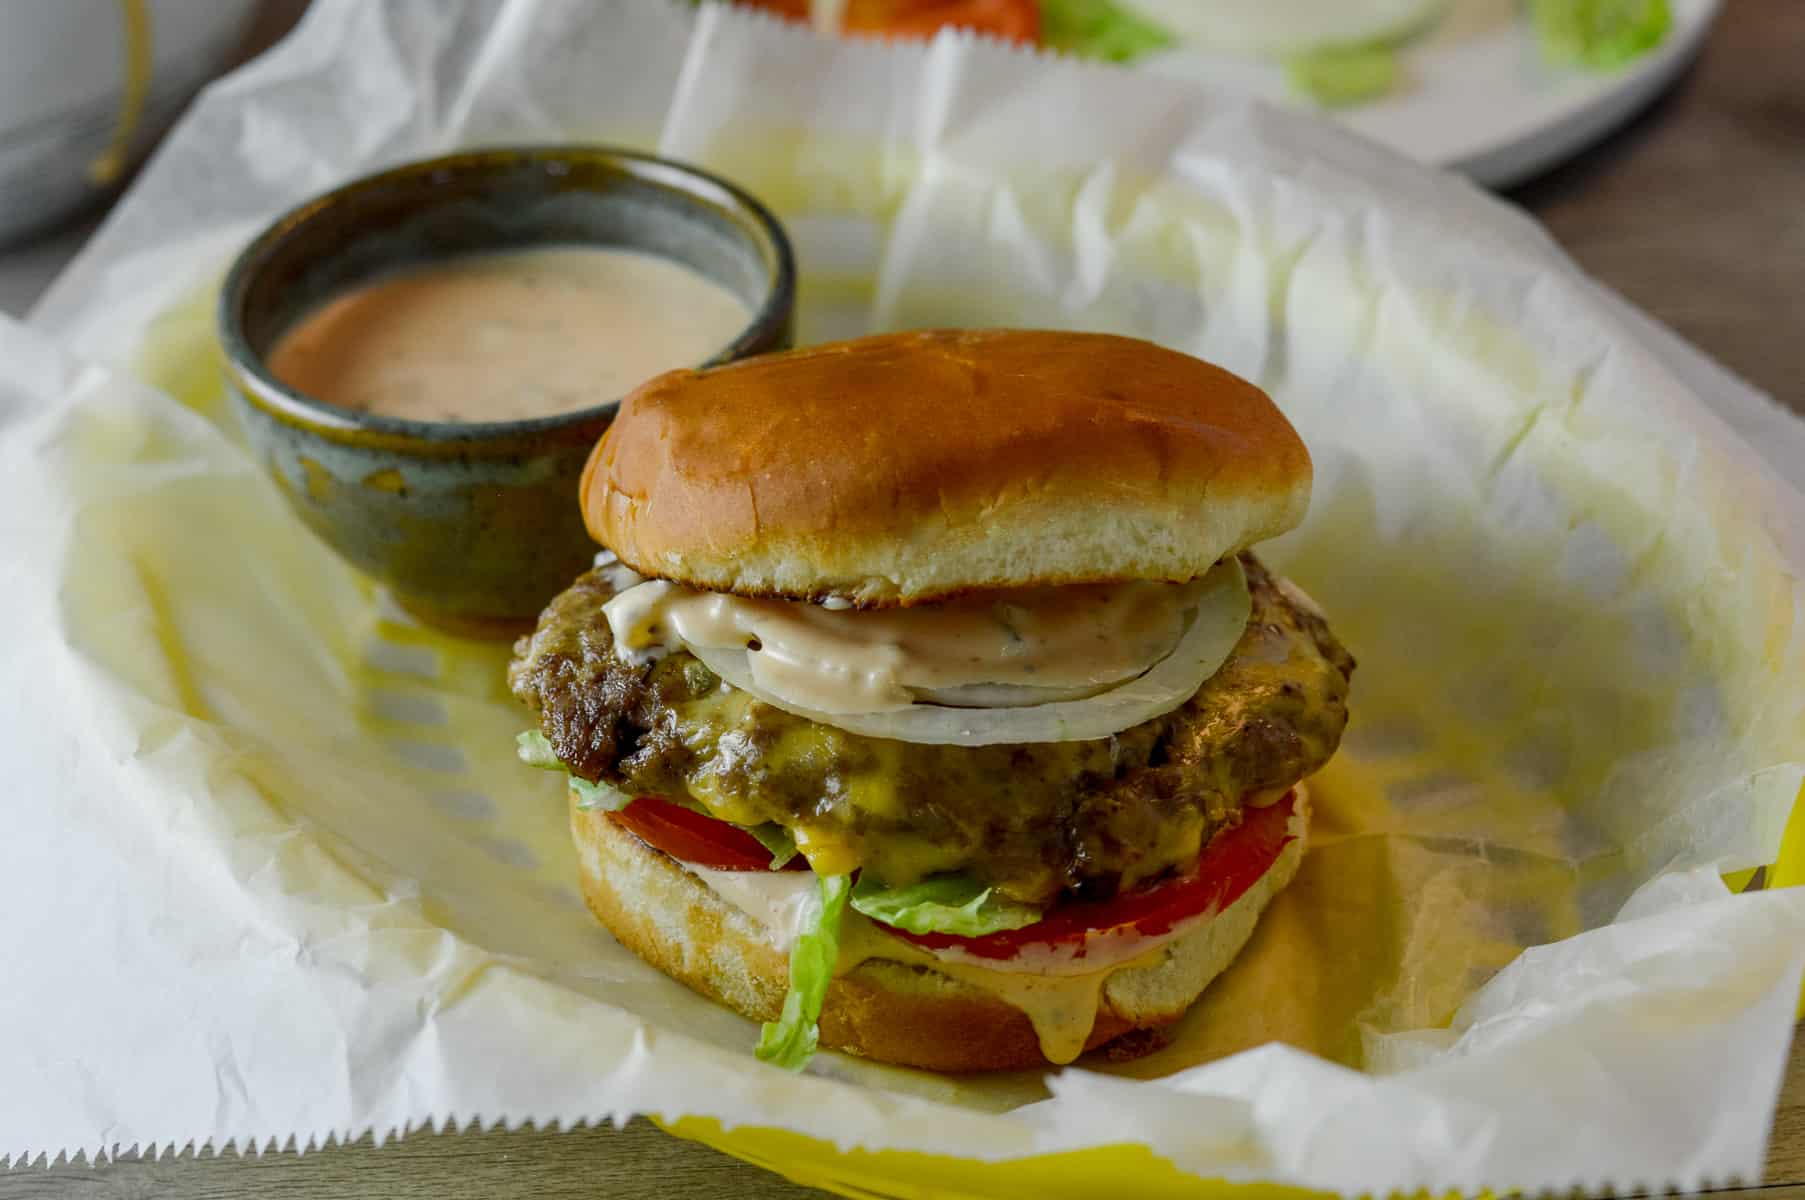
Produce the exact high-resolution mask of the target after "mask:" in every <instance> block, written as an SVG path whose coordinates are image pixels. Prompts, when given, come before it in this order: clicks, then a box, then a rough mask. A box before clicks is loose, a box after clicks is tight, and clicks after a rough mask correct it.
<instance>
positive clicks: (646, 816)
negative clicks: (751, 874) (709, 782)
mask: <svg viewBox="0 0 1805 1200" xmlns="http://www.w3.org/2000/svg"><path fill="white" fill-rule="evenodd" d="M608 815H609V816H610V817H612V818H613V819H614V821H615V823H617V824H619V825H620V826H622V827H623V828H625V829H626V830H627V831H628V832H629V833H632V834H633V835H634V836H635V837H637V838H638V839H639V840H640V841H642V842H644V843H645V844H646V845H648V846H650V847H652V848H653V849H654V850H662V851H664V852H665V853H666V854H668V855H670V856H671V857H672V858H674V859H677V860H678V861H679V862H687V863H694V864H695V865H696V866H698V867H712V868H714V869H715V870H717V871H768V870H770V869H771V852H770V851H769V850H767V849H765V847H764V845H763V843H761V842H760V841H759V840H758V839H757V838H755V837H753V836H752V835H751V834H749V833H747V832H746V831H745V830H744V829H741V828H740V827H739V826H738V825H734V824H731V823H729V822H727V821H722V820H720V819H718V818H716V817H711V816H709V815H708V814H706V813H699V812H697V811H696V810H695V809H693V808H684V807H683V806H682V805H681V804H672V803H671V802H670V801H669V800H660V799H659V798H658V797H656V796H641V797H639V798H638V799H636V800H634V801H633V803H631V804H629V805H627V807H625V808H623V809H621V810H620V811H619V812H614V813H609V814H608ZM785 869H786V870H791V871H806V870H808V861H807V860H806V859H804V858H803V857H802V856H801V855H800V854H798V855H797V856H796V857H795V858H792V859H791V860H790V861H789V864H788V866H787V867H786V868H785Z"/></svg>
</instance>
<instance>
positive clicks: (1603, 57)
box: [1529, 0, 1673, 71]
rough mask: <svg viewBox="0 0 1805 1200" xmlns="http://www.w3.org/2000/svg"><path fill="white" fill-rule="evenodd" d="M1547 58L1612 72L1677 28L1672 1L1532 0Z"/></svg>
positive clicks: (1532, 13)
mask: <svg viewBox="0 0 1805 1200" xmlns="http://www.w3.org/2000/svg"><path fill="white" fill-rule="evenodd" d="M1529 17H1530V20H1531V21H1532V22H1533V23H1534V24H1535V30H1536V37H1537V39H1538V40H1539V41H1540V42H1541V45H1542V54H1543V56H1544V57H1546V58H1547V59H1548V61H1550V62H1553V63H1559V64H1561V65H1563V66H1582V67H1589V68H1591V69H1593V70H1595V71H1608V70H1610V69H1611V68H1613V67H1620V66H1622V65H1623V64H1624V63H1627V62H1629V61H1630V60H1631V59H1634V58H1639V57H1640V56H1642V55H1644V54H1646V53H1648V52H1649V51H1650V50H1653V49H1654V48H1655V47H1656V46H1658V45H1660V44H1661V40H1662V39H1663V38H1665V37H1666V36H1667V31H1668V29H1670V28H1671V27H1672V25H1673V12H1672V10H1671V9H1670V8H1669V7H1668V0H1530V3H1529Z"/></svg>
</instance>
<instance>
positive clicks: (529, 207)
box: [217, 146, 795, 636]
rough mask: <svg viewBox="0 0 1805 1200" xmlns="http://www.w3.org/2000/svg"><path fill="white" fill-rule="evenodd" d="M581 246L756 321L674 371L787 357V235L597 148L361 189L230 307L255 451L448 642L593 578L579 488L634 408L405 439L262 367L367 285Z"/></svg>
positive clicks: (315, 213) (358, 561)
mask: <svg viewBox="0 0 1805 1200" xmlns="http://www.w3.org/2000/svg"><path fill="white" fill-rule="evenodd" d="M573 244H576V245H596V246H607V247H613V248H620V249H630V250H637V251H642V252H647V253H652V254H658V255H662V256H664V257H666V258H669V259H672V260H675V261H676V262H678V263H681V264H683V265H685V266H687V267H689V268H691V269H693V270H695V271H697V272H698V273H700V274H701V275H702V276H704V277H706V278H708V279H711V280H713V281H714V282H716V283H718V284H720V285H722V286H723V287H725V288H727V289H728V290H729V291H730V292H732V293H734V294H735V295H736V296H737V297H738V298H739V299H740V300H741V301H742V302H743V303H744V304H745V305H746V307H747V310H748V311H749V312H750V313H751V314H752V316H751V318H750V320H749V321H748V323H747V325H746V327H745V328H744V329H743V330H742V331H741V332H740V333H739V335H738V336H737V337H735V338H733V340H732V341H730V342H729V343H728V344H727V345H725V346H722V347H721V348H720V350H719V351H718V352H717V353H716V354H714V355H713V356H712V357H711V358H709V359H708V360H707V361H706V363H692V364H673V365H690V366H704V365H715V364H719V363H725V362H730V361H733V360H735V359H739V358H744V357H747V356H749V355H754V354H761V353H765V352H767V351H772V350H779V349H784V348H787V347H788V346H789V344H790V338H791V323H792V317H793V310H794V303H795V265H794V262H793V260H792V256H791V253H790V246H789V241H788V238H787V237H786V236H785V234H784V231H783V228H782V226H781V225H779V224H778V222H777V219H776V218H775V217H773V216H772V215H771V213H770V212H769V211H767V210H766V209H765V207H764V206H763V205H762V204H760V203H759V202H758V201H757V200H755V199H754V198H753V197H751V196H749V195H747V194H746V193H745V192H743V191H741V190H740V189H739V188H737V187H735V186H734V185H733V184H731V183H728V182H727V181H725V180H723V179H719V178H717V177H715V176H713V175H709V174H707V173H705V172H703V171H700V170H697V169H695V168H693V167H689V166H685V165H683V164H681V163H676V162H672V161H669V160H665V159H660V158H656V157H652V156H650V155H644V154H637V153H632V152H628V151H624V150H617V149H612V148H608V147H601V146H548V147H528V148H519V149H495V150H477V151H470V152H465V153H458V154H453V155H449V156H446V157H443V158H435V159H431V160H428V161H422V162H413V163H408V164H405V165H403V166H399V167H395V168H393V169H391V170H387V171H383V172H381V173H380V174H376V175H371V176H368V177H366V178H363V179H358V180H355V181H354V182H351V183H348V184H345V185H344V186H343V187H340V188H337V189H335V190H333V191H330V192H327V193H326V194H324V195H322V196H319V197H317V198H315V199H313V200H310V201H308V202H307V203H306V204H303V205H301V206H300V207H298V208H296V209H294V210H293V211H291V212H289V213H286V214H284V215H283V216H281V217H280V218H278V219H277V220H276V221H275V222H274V223H273V224H271V225H270V226H269V228H268V229H266V230H264V232H263V233H261V234H260V235H259V236H258V237H257V238H256V239H255V240H254V241H252V242H251V244H250V245H249V246H247V247H246V248H245V250H244V251H243V253H242V254H240V255H239V257H238V259H237V261H236V262H235V263H234V264H233V266H232V268H231V271H230V273H229V274H228V275H227V277H226V281H225V285H224V288H223V289H222V291H221V294H220V301H219V311H218V316H217V320H218V332H219V337H220V341H221V344H222V345H223V347H224V350H225V356H226V377H227V378H226V381H227V385H228V389H229V391H230V393H231V395H232V400H233V404H234V407H235V408H236V410H237V412H238V416H239V420H240V422H241V424H242V426H243V428H244V431H245V434H246V437H247V438H248V440H249V442H250V444H251V446H252V448H253V449H254V450H255V452H256V454H257V455H258V457H259V458H260V459H261V460H262V461H263V462H264V464H265V465H266V466H267V467H268V469H269V471H270V473H271V474H272V475H273V476H274V477H275V479H276V482H277V483H278V484H279V485H280V487H281V488H282V490H283V492H284V493H285V494H286V495H287V497H288V500H289V503H290V504H291V505H292V506H293V508H294V510H295V512H296V513H297V514H299V516H300V517H301V519H302V520H303V521H304V522H306V524H307V525H308V527H309V528H311V529H312V530H313V531H314V532H315V533H316V534H318V535H319V536H320V537H321V538H323V539H324V540H325V541H326V543H327V544H328V545H330V546H331V547H332V548H333V549H334V550H336V551H337V552H338V553H339V554H340V555H342V556H343V557H344V558H345V559H347V560H348V561H350V562H351V563H352V564H353V565H355V566H356V567H358V568H359V569H360V570H362V571H363V572H364V573H366V574H367V575H369V576H370V577H372V578H373V579H375V580H377V581H379V582H380V583H382V584H384V585H386V586H387V587H388V588H389V590H390V591H391V592H392V594H393V595H394V597H395V598H396V600H398V601H399V602H400V604H401V605H402V606H403V607H404V608H406V609H407V610H408V611H409V612H410V613H412V614H414V615H415V616H416V617H418V618H419V619H421V620H422V621H425V622H427V623H429V624H431V625H434V626H436V627H438V628H441V629H446V630H449V631H452V632H457V633H462V634H466V635H473V636H507V635H510V634H512V633H514V632H517V631H519V630H520V629H523V628H526V627H530V625H531V623H532V621H533V619H534V617H535V616H536V615H537V613H538V612H539V610H540V609H541V608H542V607H543V606H544V604H545V603H546V601H548V600H549V599H550V598H551V597H552V596H553V595H554V594H556V593H557V592H558V591H560V590H561V589H563V588H564V587H565V586H566V585H568V584H569V583H570V581H571V580H572V579H574V578H575V577H576V576H577V575H579V574H581V573H582V572H583V571H584V570H585V569H587V567H588V565H589V563H590V561H591V559H592V558H593V556H594V554H595V549H596V548H595V545H594V543H593V542H591V541H590V539H589V537H588V535H587V534H586V533H585V532H584V529H583V521H582V515H581V512H580V509H579V506H578V497H577V485H578V478H579V476H580V475H581V473H582V469H583V464H584V461H585V460H586V459H587V457H588V455H589V451H590V449H591V447H593V446H594V445H595V442H596V439H597V438H599V437H600V436H601V434H602V432H603V431H604V430H605V429H606V428H607V427H608V423H609V421H610V420H611V419H612V418H613V415H614V412H615V409H616V408H617V407H618V406H619V403H620V399H621V398H620V397H619V396H608V397H605V398H598V402H597V403H596V404H595V405H594V406H593V407H589V408H584V409H581V410H579V411H575V412H568V413H560V414H556V415H553V416H548V417H539V418H534V419H530V420H505V421H493V422H452V421H443V422H441V421H417V420H407V419H402V418H398V417H392V416H379V415H376V414H373V413H370V412H366V411H362V410H357V409H349V408H343V407H338V406H335V405H332V404H328V403H326V402H325V401H323V400H321V399H318V398H317V397H314V396H310V395H306V394H304V393H302V392H300V391H297V390H296V389H294V388H291V387H288V386H287V385H285V384H284V383H282V382H281V381H280V380H279V379H277V378H276V377H275V376H274V374H272V373H271V371H270V370H269V368H268V366H267V363H266V357H267V356H268V355H269V353H270V352H271V350H272V349H273V348H274V347H275V345H276V343H277V342H278V341H279V340H280V339H281V337H282V335H283V334H284V333H286V332H287V331H288V330H289V329H290V328H291V327H293V326H294V325H295V324H296V323H297V322H299V321H300V320H301V319H303V318H304V317H306V316H307V315H308V314H309V313H310V312H312V311H313V310H314V309H316V308H317V307H318V306H319V305H321V304H322V303H323V302H325V301H327V300H329V299H331V298H332V297H334V296H336V295H338V294H341V293H343V292H345V291H347V290H350V289H353V288H355V287H357V286H358V285H360V284H363V283H367V282H369V281H371V280H373V279H377V278H380V277H383V276H388V275H392V274H394V273H397V272H399V271H403V270H405V269H408V268H414V267H421V266H426V265H430V264H431V263H433V262H436V261H440V260H443V259H445V258H448V257H452V256H456V255H459V254H465V253H471V252H477V251H492V250H502V249H513V248H523V247H531V246H548V245H558V246H568V245H573Z"/></svg>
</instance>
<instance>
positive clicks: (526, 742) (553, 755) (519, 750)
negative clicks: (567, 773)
mask: <svg viewBox="0 0 1805 1200" xmlns="http://www.w3.org/2000/svg"><path fill="white" fill-rule="evenodd" d="M514 756H515V757H516V758H518V759H519V760H520V761H521V762H523V763H525V764H526V765H527V766H529V767H538V768H539V769H540V770H541V771H562V770H563V769H564V764H563V763H561V762H559V761H558V755H557V752H556V751H554V750H553V749H552V744H551V743H550V742H548V741H546V740H545V735H544V734H543V733H540V732H539V731H538V730H537V729H529V730H527V731H526V732H525V733H523V734H521V735H520V736H519V737H517V738H515V739H514Z"/></svg>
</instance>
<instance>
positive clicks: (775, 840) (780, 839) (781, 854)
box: [744, 821, 797, 871]
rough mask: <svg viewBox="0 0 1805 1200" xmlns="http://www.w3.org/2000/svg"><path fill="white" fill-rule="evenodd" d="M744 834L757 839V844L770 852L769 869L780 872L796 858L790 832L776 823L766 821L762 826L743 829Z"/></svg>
mask: <svg viewBox="0 0 1805 1200" xmlns="http://www.w3.org/2000/svg"><path fill="white" fill-rule="evenodd" d="M744 828H745V830H746V832H747V833H749V834H751V835H752V836H753V837H755V838H757V839H758V844H759V845H761V846H763V847H764V848H765V849H767V850H769V851H770V852H771V869H772V870H773V871H781V870H783V869H784V868H785V867H787V866H788V865H789V863H790V860H791V859H792V858H795V857H796V854H797V850H796V839H795V838H793V837H791V836H790V831H789V830H787V829H785V828H784V827H783V826H782V825H779V824H778V823H777V822H776V821H766V822H765V823H764V824H763V825H750V826H745V827H744Z"/></svg>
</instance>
